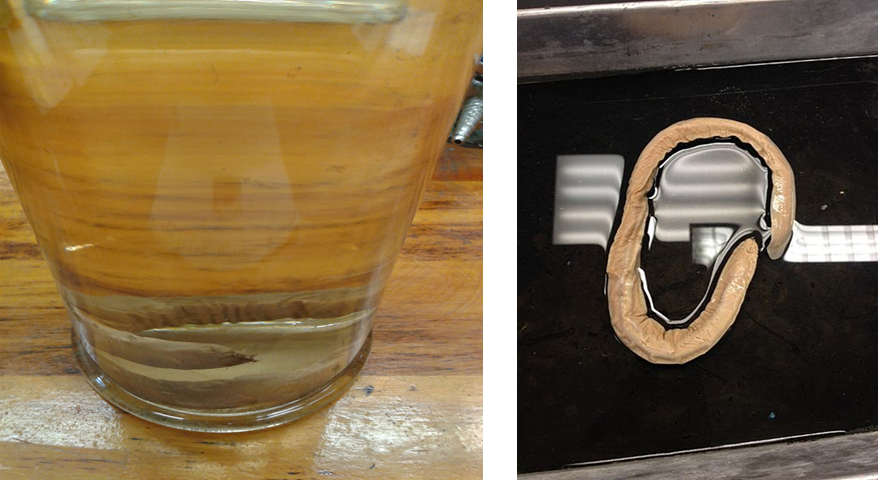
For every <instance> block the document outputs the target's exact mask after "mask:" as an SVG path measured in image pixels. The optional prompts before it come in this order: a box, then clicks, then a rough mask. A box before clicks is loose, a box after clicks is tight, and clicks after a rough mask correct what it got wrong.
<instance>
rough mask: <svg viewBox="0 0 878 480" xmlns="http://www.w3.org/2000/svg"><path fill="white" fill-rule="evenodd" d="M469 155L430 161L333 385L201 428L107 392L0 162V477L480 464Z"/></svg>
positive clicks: (477, 211)
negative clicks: (129, 408)
mask: <svg viewBox="0 0 878 480" xmlns="http://www.w3.org/2000/svg"><path fill="white" fill-rule="evenodd" d="M481 474H482V155H481V151H479V150H469V149H463V148H455V147H449V148H447V149H446V150H445V152H444V153H443V155H442V158H441V159H440V161H439V164H438V166H437V169H436V171H435V173H434V175H433V179H432V181H431V182H430V184H429V186H428V188H427V193H426V194H425V196H424V200H423V202H422V204H421V209H420V211H419V212H418V214H417V216H416V217H415V220H414V224H413V226H412V228H411V231H410V234H409V238H408V239H407V240H406V244H405V248H404V251H403V254H402V256H401V257H400V259H399V261H398V262H397V264H396V268H395V270H394V273H393V277H392V278H391V280H390V284H389V285H388V287H387V292H386V294H385V296H384V300H383V302H382V304H381V307H380V309H379V311H378V316H377V318H376V321H375V327H374V343H373V346H372V353H371V356H370V358H369V361H368V363H367V364H366V367H365V369H364V370H363V372H362V375H361V376H360V378H359V379H358V380H357V382H356V383H355V384H354V386H353V388H352V389H351V390H350V391H348V392H347V393H346V394H345V395H344V396H343V397H342V398H340V399H339V400H337V401H336V402H334V403H333V404H331V405H329V406H328V407H326V408H324V409H322V410H321V411H319V412H317V413H315V414H313V415H311V416H308V417H306V418H304V419H301V420H299V421H296V422H294V423H292V424H289V425H286V426H282V427H278V428H274V429H269V430H265V431H260V432H250V433H239V434H205V433H192V432H183V431H177V430H173V429H169V428H165V427H161V426H158V425H153V424H150V423H148V422H146V421H143V420H140V419H138V418H136V417H134V416H132V415H129V414H127V413H125V412H122V411H121V410H119V409H117V408H115V407H112V406H110V405H109V404H108V403H106V402H105V401H104V400H103V399H101V398H100V397H99V396H98V395H97V394H96V393H95V392H94V391H93V390H92V389H91V387H90V386H89V385H88V383H87V382H86V380H85V377H83V376H82V375H81V374H80V373H79V369H78V368H77V366H76V364H75V362H74V360H73V355H72V351H71V346H70V325H69V321H68V319H67V313H66V312H65V310H64V307H63V305H62V303H61V298H60V297H59V295H58V293H57V291H56V289H55V284H54V283H53V281H52V278H51V276H50V274H49V270H48V268H47V266H46V264H45V262H44V260H43V256H42V254H41V253H40V249H39V248H38V247H37V245H36V241H35V240H34V234H33V231H32V230H31V228H30V226H29V225H28V223H27V219H26V218H25V216H24V213H23V212H22V210H21V206H20V205H19V203H18V200H17V198H16V196H15V194H14V192H13V190H12V187H11V185H10V183H9V179H8V178H7V176H6V172H5V171H4V170H3V169H2V167H0V479H9V478H27V479H32V478H55V477H57V478H65V479H75V478H89V479H91V478H149V479H162V478H169V479H171V478H174V479H176V478H211V479H220V478H259V479H290V480H292V479H306V478H307V479H311V478H315V479H322V478H382V479H383V478H431V479H432V478H454V479H463V478H481Z"/></svg>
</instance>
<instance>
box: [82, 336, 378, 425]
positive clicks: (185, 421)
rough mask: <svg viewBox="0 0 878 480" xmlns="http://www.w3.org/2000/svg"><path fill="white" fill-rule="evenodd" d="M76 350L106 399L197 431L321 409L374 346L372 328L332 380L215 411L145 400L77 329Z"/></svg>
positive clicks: (274, 421)
mask: <svg viewBox="0 0 878 480" xmlns="http://www.w3.org/2000/svg"><path fill="white" fill-rule="evenodd" d="M71 337H72V340H73V350H74V353H75V356H76V361H77V364H78V365H79V368H80V370H82V373H83V374H84V375H85V377H86V378H87V379H88V382H89V383H90V384H91V386H92V388H94V389H95V391H96V392H98V394H100V396H101V397H103V398H104V400H106V401H107V402H109V403H111V404H112V405H115V406H117V407H119V408H121V409H122V410H124V411H126V412H128V413H130V414H132V415H134V416H135V417H139V418H142V419H144V420H147V421H150V422H153V423H157V424H159V425H164V426H166V427H171V428H177V429H180V430H189V431H194V432H212V433H226V432H248V431H253V430H262V429H265V428H270V427H275V426H278V425H283V424H285V423H289V422H292V421H294V420H296V419H299V418H301V417H304V416H306V415H309V414H311V413H313V412H316V411H317V410H320V409H321V408H323V407H324V406H326V405H327V404H329V403H330V402H332V401H333V400H335V399H336V398H338V397H339V396H340V395H342V394H343V393H344V392H346V391H347V390H348V389H349V388H350V387H351V385H353V383H354V380H356V378H357V375H359V373H360V371H361V370H362V369H363V366H364V365H365V364H366V358H368V356H369V351H370V350H371V348H372V332H371V331H370V332H369V335H368V336H367V337H366V340H365V341H364V342H363V346H362V348H360V351H359V352H357V354H356V356H354V359H353V361H351V363H350V365H348V366H347V367H346V368H345V369H344V370H342V371H341V373H339V374H338V375H336V376H335V377H334V378H333V379H332V380H331V381H330V382H328V383H327V384H326V385H324V386H323V387H320V388H318V389H316V390H314V391H312V392H311V393H309V394H307V395H305V396H304V397H302V398H299V399H297V400H295V401H293V402H289V403H286V404H283V405H279V406H276V407H271V408H265V409H261V410H256V411H251V412H236V413H216V414H211V413H210V412H209V411H205V412H204V413H201V412H199V413H193V412H192V411H191V410H187V411H185V412H184V411H181V410H178V409H174V408H171V407H163V406H161V405H158V404H156V403H153V402H149V401H146V400H143V399H141V398H139V397H137V396H135V395H132V394H131V393H129V392H127V391H126V390H125V389H123V388H122V387H120V386H119V385H118V384H116V383H115V382H114V381H113V380H111V379H110V378H109V377H108V376H107V375H106V374H105V373H104V372H103V371H102V370H101V368H100V366H98V364H97V363H95V361H94V360H93V359H92V358H91V356H89V355H88V353H86V352H85V350H84V348H83V346H82V344H81V342H80V340H79V337H78V336H77V335H76V331H75V330H74V331H73V333H72V335H71Z"/></svg>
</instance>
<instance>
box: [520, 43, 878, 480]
mask: <svg viewBox="0 0 878 480" xmlns="http://www.w3.org/2000/svg"><path fill="white" fill-rule="evenodd" d="M876 74H878V61H876V60H869V59H865V60H846V61H830V62H815V63H810V64H795V65H777V66H762V67H747V68H733V69H718V70H704V71H688V72H656V73H648V74H642V75H630V76H619V77H612V78H605V79H590V80H580V81H569V82H557V83H542V84H533V85H524V86H519V90H518V99H519V107H518V114H519V123H518V125H519V136H518V138H519V143H518V151H519V157H518V172H519V176H520V180H519V187H518V188H519V193H518V199H519V211H518V228H519V236H518V244H519V253H518V255H519V263H518V272H519V274H518V275H519V276H518V311H519V318H518V330H519V333H518V399H519V403H518V429H519V434H518V448H519V457H518V469H519V471H520V472H534V471H544V470H552V469H557V468H561V467H563V466H565V465H568V464H572V463H577V462H589V461H597V460H607V459H613V458H620V457H627V456H636V455H644V454H652V453H660V452H674V451H680V450H685V449H692V448H702V447H710V446H717V445H724V444H730V443H738V442H747V441H754V440H765V439H771V438H777V437H782V436H791V435H801V434H810V433H816V432H825V431H831V430H845V431H853V430H860V429H872V428H874V427H875V426H876V425H878V410H876V409H875V408H874V398H878V376H876V375H875V374H874V371H875V368H876V366H878V305H876V300H875V299H876V298H878V264H876V263H834V264H791V263H784V262H780V261H771V260H769V259H768V258H767V257H766V256H765V255H764V254H763V255H762V256H761V257H760V259H759V264H758V267H757V270H756V274H755V276H754V279H753V282H752V284H751V286H750V289H749V290H748V292H747V296H746V300H745V302H744V304H743V308H742V311H741V314H740V315H739V316H738V319H737V321H736V322H735V324H734V325H733V326H732V328H731V330H730V331H729V332H728V334H727V335H726V336H725V338H724V339H723V340H721V341H720V342H719V344H717V346H716V347H714V348H713V349H712V350H711V351H710V352H709V353H708V354H706V355H704V356H703V357H701V358H699V359H697V360H695V361H693V362H691V363H689V364H686V365H684V366H656V365H651V364H649V363H646V362H645V361H643V360H641V359H640V358H638V357H637V356H635V355H634V354H633V353H631V352H630V351H628V350H627V349H626V348H625V347H624V346H623V345H621V344H620V343H619V342H618V341H617V340H616V339H615V337H614V335H613V331H612V328H611V326H610V321H609V315H608V312H607V303H606V299H605V297H604V295H603V287H604V271H605V268H606V254H605V253H604V252H603V251H602V249H601V248H600V247H596V246H574V245H552V240H551V239H552V230H551V229H552V218H553V212H552V206H553V203H554V178H555V177H554V175H555V156H556V155H558V154H597V153H599V154H621V155H623V156H624V157H625V160H626V180H625V181H624V182H623V188H624V186H625V185H626V182H627V175H628V174H629V173H630V171H631V168H632V166H633V163H634V162H635V161H636V158H637V156H638V154H639V153H640V151H641V150H642V149H643V147H644V146H645V145H646V143H647V142H648V141H649V140H650V139H651V138H652V136H653V135H655V134H656V133H657V132H658V131H660V130H661V129H663V128H664V127H666V126H668V125H670V124H671V123H674V122H676V121H678V120H682V119H685V118H690V117H696V116H720V117H727V118H731V119H735V120H740V121H743V122H746V123H749V124H751V125H753V126H754V127H756V128H757V129H759V130H761V131H763V132H765V133H766V134H768V135H769V136H770V137H771V138H772V139H773V140H774V141H775V143H777V145H778V146H779V147H780V148H781V150H782V151H783V152H784V153H785V154H786V156H787V157H788V158H789V160H790V163H791V164H792V166H793V169H794V172H795V175H796V183H797V193H798V212H797V218H798V220H799V221H801V222H802V223H805V224H808V225H830V224H874V223H878V191H876V189H875V185H876V184H878V153H876V152H878V83H876V82H875V80H874V79H875V78H876ZM624 193H625V192H624V191H623V196H624ZM620 216H621V210H620V211H619V212H618V213H617V222H618V218H619V217H620ZM683 258H686V256H685V255H683ZM665 260H666V261H665V263H664V266H663V267H662V268H663V269H664V270H665V273H666V275H668V276H669V277H674V276H675V275H677V279H679V276H678V275H679V274H680V272H681V271H682V270H684V267H685V265H681V264H679V263H677V261H676V260H675V259H672V258H668V259H665ZM655 271H656V272H659V271H661V269H657V270H655ZM697 295H699V298H700V293H697ZM690 304H691V303H690Z"/></svg>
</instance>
